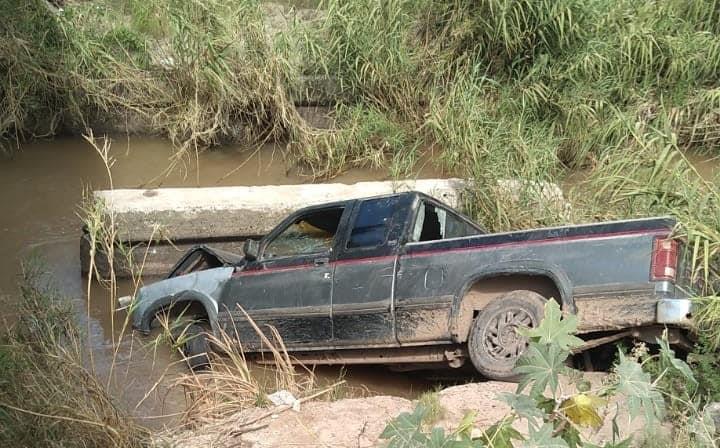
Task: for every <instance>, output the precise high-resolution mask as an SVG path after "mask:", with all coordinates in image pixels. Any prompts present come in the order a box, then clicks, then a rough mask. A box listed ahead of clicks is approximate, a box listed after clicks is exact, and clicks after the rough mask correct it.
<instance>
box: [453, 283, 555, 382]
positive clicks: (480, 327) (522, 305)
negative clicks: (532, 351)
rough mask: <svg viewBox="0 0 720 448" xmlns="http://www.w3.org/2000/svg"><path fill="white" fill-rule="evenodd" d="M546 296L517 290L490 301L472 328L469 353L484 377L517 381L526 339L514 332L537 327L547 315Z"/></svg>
mask: <svg viewBox="0 0 720 448" xmlns="http://www.w3.org/2000/svg"><path fill="white" fill-rule="evenodd" d="M544 305H545V298H544V297H543V296H541V295H540V294H538V293H536V292H533V291H525V290H518V291H512V292H509V293H507V294H504V295H502V296H500V297H498V298H496V299H494V300H493V301H492V302H490V303H489V304H488V305H487V306H486V307H485V308H484V309H483V310H482V311H481V312H480V314H479V315H478V316H477V317H476V318H475V320H474V321H473V324H472V327H471V328H470V337H469V338H468V344H467V345H468V352H469V354H470V360H471V361H472V363H473V365H474V366H475V368H476V369H477V370H478V372H480V373H481V374H482V375H483V376H485V377H487V378H491V379H494V380H500V381H517V380H518V377H517V375H516V374H515V373H513V369H514V368H515V363H516V362H517V360H518V358H519V357H520V355H521V354H522V352H523V351H525V348H526V347H527V339H525V338H523V337H522V336H520V335H519V334H517V332H516V331H515V330H516V329H517V328H519V327H523V326H525V327H536V326H537V325H538V324H539V323H540V320H541V319H542V317H543V315H544Z"/></svg>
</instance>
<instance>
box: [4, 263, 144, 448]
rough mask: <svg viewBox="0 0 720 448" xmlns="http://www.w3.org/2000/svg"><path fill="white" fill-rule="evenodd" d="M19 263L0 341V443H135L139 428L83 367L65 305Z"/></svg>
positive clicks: (68, 307) (78, 341)
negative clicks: (14, 317) (16, 297)
mask: <svg viewBox="0 0 720 448" xmlns="http://www.w3.org/2000/svg"><path fill="white" fill-rule="evenodd" d="M46 282H47V280H46V279H44V278H43V277H42V275H41V274H40V272H39V271H38V269H37V268H33V267H29V266H25V271H24V280H23V284H22V288H21V295H22V298H21V300H20V301H19V303H20V305H19V307H20V308H19V310H18V311H19V313H18V315H19V320H18V322H17V324H16V325H15V326H13V327H12V328H10V329H9V333H8V334H7V335H4V336H2V341H1V343H0V377H1V378H2V380H0V428H1V429H0V444H2V445H3V446H39V445H44V446H67V447H74V446H77V447H88V446H96V447H106V446H118V447H140V446H144V445H145V443H146V442H147V433H146V431H145V429H143V428H142V427H140V426H138V425H137V424H136V423H135V422H134V421H133V420H132V419H131V418H130V417H129V416H128V415H127V414H126V413H125V412H124V411H123V410H121V409H120V408H119V407H118V406H117V405H116V403H115V400H114V399H113V398H112V397H111V396H110V394H109V393H108V392H107V390H106V389H105V387H104V386H103V385H102V384H101V383H100V382H99V381H98V380H97V378H96V377H95V376H94V375H93V373H92V372H91V371H89V370H87V368H86V366H85V359H84V356H83V348H82V343H81V338H80V335H79V332H78V329H77V326H76V323H75V321H74V319H75V316H74V314H73V311H72V307H71V304H70V303H69V302H68V301H65V300H63V299H62V298H61V297H59V296H58V295H57V293H56V292H55V291H54V290H52V288H51V287H49V286H47V283H46Z"/></svg>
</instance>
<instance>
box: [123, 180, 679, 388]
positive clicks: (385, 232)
mask: <svg viewBox="0 0 720 448" xmlns="http://www.w3.org/2000/svg"><path fill="white" fill-rule="evenodd" d="M674 224H675V223H674V221H673V220H672V219H669V218H650V219H636V220H628V221H618V222H608V223H600V224H589V225H576V226H567V227H555V228H545V229H537V230H528V231H520V232H508V233H495V234H489V233H486V232H485V231H484V230H483V229H482V228H481V227H480V226H478V225H477V224H475V223H473V222H472V221H470V220H469V219H468V218H466V217H465V216H463V215H461V214H460V213H458V212H456V211H454V210H452V209H451V208H448V207H447V206H445V205H443V204H442V203H440V202H438V201H436V200H435V199H433V198H431V197H429V196H426V195H424V194H421V193H417V192H409V193H399V194H393V195H387V196H382V197H372V198H366V199H357V200H348V201H343V202H335V203H331V204H325V205H321V206H313V207H308V208H305V209H302V210H299V211H297V212H296V213H294V214H292V215H291V216H289V217H288V218H287V219H285V220H284V221H283V222H281V223H280V224H279V225H278V226H277V227H276V228H275V229H274V230H273V231H272V232H270V233H269V234H268V235H267V236H265V237H264V238H262V239H261V240H260V241H259V242H257V241H253V240H248V241H247V242H246V244H245V255H244V256H239V255H234V254H228V253H225V252H222V251H217V250H213V249H211V248H207V247H202V246H201V247H197V248H195V249H193V250H191V251H189V252H188V253H187V254H186V255H185V256H184V257H183V258H182V259H181V260H180V261H179V262H178V264H177V265H176V266H175V268H174V269H173V271H172V272H171V274H170V275H169V277H168V278H167V279H165V280H163V281H159V282H157V283H154V284H150V285H148V286H145V287H143V288H141V289H140V290H139V292H138V294H137V296H136V297H135V298H134V300H133V307H132V309H133V324H134V327H135V328H137V329H139V330H140V331H142V332H149V331H150V328H151V324H152V321H153V320H154V318H155V317H156V316H157V314H158V313H160V312H162V311H167V310H168V309H182V310H184V311H185V312H186V313H189V314H192V315H193V317H194V318H195V319H197V320H198V321H202V322H205V323H206V325H208V326H209V328H210V329H211V330H208V331H212V332H214V333H215V334H218V333H219V332H221V331H223V330H225V331H226V332H227V334H229V335H234V337H237V338H239V339H240V341H241V342H242V346H243V348H244V350H246V351H249V352H260V351H263V350H264V349H266V348H267V347H264V346H263V344H262V343H261V339H260V337H259V335H258V334H257V332H256V330H255V329H254V328H253V326H252V325H251V323H250V321H249V320H248V318H247V316H246V314H245V312H247V314H248V315H249V316H250V317H251V318H252V320H254V322H255V323H256V324H257V326H258V327H259V328H263V329H264V328H267V326H268V325H271V326H273V327H275V328H276V329H277V331H278V332H279V334H280V335H281V336H282V338H283V341H284V343H285V345H286V346H287V348H288V350H289V351H291V352H292V354H293V355H294V356H295V357H296V359H298V360H300V361H303V362H308V363H347V364H350V363H380V364H395V365H397V366H418V365H428V364H430V363H446V364H449V365H451V366H453V367H458V366H461V365H463V364H464V363H465V361H466V360H467V359H468V358H469V359H470V361H471V362H472V364H473V366H474V367H475V368H476V369H477V370H478V371H479V372H480V373H482V374H483V375H485V376H487V377H491V378H496V379H504V378H509V377H511V376H512V369H513V366H514V364H515V360H516V359H517V357H518V355H519V354H520V353H521V352H522V350H523V349H524V347H525V345H526V342H525V341H524V340H523V339H522V338H521V337H519V336H518V334H517V332H516V331H515V330H516V329H517V328H518V327H523V326H534V325H537V324H538V322H539V320H540V319H541V318H542V316H543V306H544V303H545V301H547V300H556V301H557V302H558V303H559V304H560V306H561V307H562V310H563V312H564V313H573V314H576V315H577V316H578V320H579V333H580V334H581V335H583V338H584V339H585V340H586V341H587V343H586V347H593V346H597V345H599V344H601V343H607V342H610V341H612V340H615V339H619V338H622V337H627V336H628V335H629V334H631V333H632V335H634V336H635V337H641V338H642V336H643V335H645V336H647V337H648V338H650V337H654V335H655V334H657V331H660V330H661V329H662V328H664V327H671V329H674V331H675V333H676V334H678V335H680V336H679V337H683V336H682V335H683V334H684V331H685V329H687V328H689V327H690V317H691V316H690V312H691V302H690V300H689V298H688V297H689V295H690V293H689V291H688V290H687V289H686V288H687V286H688V284H689V281H688V280H689V275H688V273H687V269H686V268H685V266H684V264H686V263H683V262H682V257H681V256H680V249H681V247H682V246H681V243H680V242H679V241H677V240H675V239H672V238H670V235H671V231H672V229H673V226H674ZM659 329H660V330H659ZM192 334H198V335H199V336H198V337H202V338H204V337H205V336H204V333H200V332H198V331H194V332H193V333H192ZM648 335H649V336H648ZM203 340H204V339H203ZM206 346H207V344H206V343H202V344H198V343H194V344H190V345H189V348H188V351H189V352H190V353H189V354H191V355H194V357H196V358H197V359H199V361H197V362H196V363H195V364H193V363H191V366H192V365H198V364H203V363H205V362H207V357H206V356H204V355H203V353H193V351H195V352H198V350H200V351H202V349H203V347H206ZM193 347H194V348H193Z"/></svg>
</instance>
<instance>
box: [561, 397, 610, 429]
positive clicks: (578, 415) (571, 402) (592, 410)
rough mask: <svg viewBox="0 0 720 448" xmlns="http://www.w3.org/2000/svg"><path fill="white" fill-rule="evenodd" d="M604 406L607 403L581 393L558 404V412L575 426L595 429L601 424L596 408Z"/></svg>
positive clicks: (601, 420)
mask: <svg viewBox="0 0 720 448" xmlns="http://www.w3.org/2000/svg"><path fill="white" fill-rule="evenodd" d="M605 404H607V401H606V400H604V399H602V398H600V397H598V396H596V395H593V394H589V393H581V394H576V395H573V396H572V397H570V398H568V399H566V400H565V401H563V402H562V403H561V404H560V410H561V411H563V412H564V413H565V415H566V416H567V418H568V419H569V420H570V421H571V422H573V423H575V424H576V425H578V426H584V427H586V428H596V429H597V428H599V427H600V426H602V424H603V419H602V417H600V415H599V414H598V408H600V407H601V406H605Z"/></svg>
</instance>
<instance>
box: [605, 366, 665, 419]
mask: <svg viewBox="0 0 720 448" xmlns="http://www.w3.org/2000/svg"><path fill="white" fill-rule="evenodd" d="M615 371H616V373H617V376H618V382H617V391H618V393H621V394H623V395H624V396H625V397H626V398H625V400H626V402H627V407H628V411H629V413H630V416H631V417H632V418H635V417H637V416H639V415H641V414H642V415H643V416H644V417H645V421H646V422H647V424H648V425H653V424H657V423H658V422H660V420H661V419H662V417H663V415H664V412H665V403H664V401H663V397H662V395H661V394H660V392H659V391H658V390H657V389H656V388H655V386H654V384H653V383H652V379H651V377H650V374H649V373H647V372H645V371H643V369H642V366H641V365H640V364H639V363H638V362H636V361H633V360H632V359H630V358H627V357H626V356H624V355H623V354H622V352H621V353H620V362H619V363H618V365H617V367H616V368H615Z"/></svg>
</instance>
